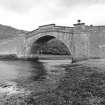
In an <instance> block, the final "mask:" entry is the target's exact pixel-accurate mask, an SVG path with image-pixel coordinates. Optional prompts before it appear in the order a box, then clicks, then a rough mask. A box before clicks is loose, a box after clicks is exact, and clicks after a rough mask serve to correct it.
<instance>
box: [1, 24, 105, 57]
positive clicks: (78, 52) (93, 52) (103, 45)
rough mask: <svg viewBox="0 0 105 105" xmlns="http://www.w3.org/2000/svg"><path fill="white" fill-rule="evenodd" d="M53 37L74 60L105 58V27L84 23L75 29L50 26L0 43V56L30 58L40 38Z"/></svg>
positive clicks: (41, 27)
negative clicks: (13, 55)
mask: <svg viewBox="0 0 105 105" xmlns="http://www.w3.org/2000/svg"><path fill="white" fill-rule="evenodd" d="M46 36H53V37H54V38H56V39H57V40H59V41H61V42H62V43H64V44H65V46H66V47H67V48H68V49H69V51H70V53H71V55H72V57H73V58H87V57H100V58H105V26H92V25H91V26H87V25H85V24H84V23H77V24H74V27H65V26H56V25H55V24H49V25H44V26H40V27H39V28H38V29H36V30H33V31H31V32H28V33H26V34H24V35H19V36H18V37H16V38H13V39H11V40H8V41H2V42H1V43H0V54H16V55H17V56H19V57H21V56H30V55H31V52H30V51H31V48H32V46H33V44H34V43H36V42H37V40H39V39H40V38H44V37H46Z"/></svg>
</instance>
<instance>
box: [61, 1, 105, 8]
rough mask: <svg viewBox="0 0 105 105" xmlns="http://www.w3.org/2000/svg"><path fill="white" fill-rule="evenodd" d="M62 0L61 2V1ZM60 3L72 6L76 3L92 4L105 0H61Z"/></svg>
mask: <svg viewBox="0 0 105 105" xmlns="http://www.w3.org/2000/svg"><path fill="white" fill-rule="evenodd" d="M60 1H61V2H60ZM59 2H60V5H62V6H66V7H71V6H75V5H92V4H98V3H99V4H101V3H105V0H59Z"/></svg>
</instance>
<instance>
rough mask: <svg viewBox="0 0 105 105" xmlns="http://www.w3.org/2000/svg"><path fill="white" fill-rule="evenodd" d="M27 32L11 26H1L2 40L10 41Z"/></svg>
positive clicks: (0, 37) (0, 35) (0, 38)
mask: <svg viewBox="0 0 105 105" xmlns="http://www.w3.org/2000/svg"><path fill="white" fill-rule="evenodd" d="M26 32H28V31H25V30H19V29H16V28H13V27H10V26H6V25H2V24H0V40H3V39H9V38H12V37H15V36H17V35H19V34H22V33H26Z"/></svg>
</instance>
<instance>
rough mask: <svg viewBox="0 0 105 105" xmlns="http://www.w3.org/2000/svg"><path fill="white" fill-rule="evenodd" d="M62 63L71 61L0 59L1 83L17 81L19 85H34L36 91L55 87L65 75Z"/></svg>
mask: <svg viewBox="0 0 105 105" xmlns="http://www.w3.org/2000/svg"><path fill="white" fill-rule="evenodd" d="M62 64H70V62H69V61H47V60H43V61H40V62H32V61H0V84H1V83H3V82H4V83H8V82H9V83H15V84H17V85H18V86H22V87H23V88H24V87H29V88H30V89H31V87H34V89H36V91H40V90H43V89H48V88H55V87H56V86H57V84H58V82H59V80H60V78H62V77H63V76H64V75H65V72H66V71H65V68H64V67H62V66H61V65H62Z"/></svg>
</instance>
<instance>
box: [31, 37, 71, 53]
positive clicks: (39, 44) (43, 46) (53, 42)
mask: <svg viewBox="0 0 105 105" xmlns="http://www.w3.org/2000/svg"><path fill="white" fill-rule="evenodd" d="M30 53H31V54H47V55H71V53H70V51H69V49H68V48H67V46H66V45H65V44H64V43H63V42H62V41H60V40H57V39H56V38H55V37H54V36H50V35H46V36H43V37H40V38H39V39H38V40H37V41H35V42H34V43H33V45H32V47H31V50H30Z"/></svg>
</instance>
